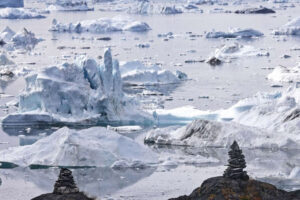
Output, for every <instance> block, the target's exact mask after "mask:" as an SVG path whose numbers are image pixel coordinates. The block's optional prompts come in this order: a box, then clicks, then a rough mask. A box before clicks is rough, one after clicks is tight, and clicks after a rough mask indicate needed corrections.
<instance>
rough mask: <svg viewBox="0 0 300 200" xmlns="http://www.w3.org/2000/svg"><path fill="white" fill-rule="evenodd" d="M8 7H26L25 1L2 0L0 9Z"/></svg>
mask: <svg viewBox="0 0 300 200" xmlns="http://www.w3.org/2000/svg"><path fill="white" fill-rule="evenodd" d="M6 7H14V8H20V7H24V1H23V0H1V1H0V8H6Z"/></svg>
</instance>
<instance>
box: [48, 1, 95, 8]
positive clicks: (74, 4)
mask: <svg viewBox="0 0 300 200" xmlns="http://www.w3.org/2000/svg"><path fill="white" fill-rule="evenodd" d="M48 10H50V11H52V10H55V11H92V10H94V8H92V7H89V6H88V3H87V1H83V0H56V2H55V3H54V4H53V5H50V6H49V7H48Z"/></svg>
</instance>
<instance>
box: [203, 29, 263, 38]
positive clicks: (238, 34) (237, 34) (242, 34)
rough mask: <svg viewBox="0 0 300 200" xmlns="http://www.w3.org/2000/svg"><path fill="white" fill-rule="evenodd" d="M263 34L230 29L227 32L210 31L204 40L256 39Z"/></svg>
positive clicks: (249, 30) (255, 31)
mask: <svg viewBox="0 0 300 200" xmlns="http://www.w3.org/2000/svg"><path fill="white" fill-rule="evenodd" d="M263 35H264V34H263V33H262V32H260V31H257V30H254V29H251V28H247V29H231V30H229V31H228V32H222V31H212V32H208V33H207V34H206V38H257V37H261V36H263Z"/></svg>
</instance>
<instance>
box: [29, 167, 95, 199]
mask: <svg viewBox="0 0 300 200" xmlns="http://www.w3.org/2000/svg"><path fill="white" fill-rule="evenodd" d="M32 200H93V199H91V198H89V197H87V196H86V195H85V194H84V193H82V192H79V189H78V188H77V186H76V184H75V182H74V179H73V176H72V171H70V170H69V169H66V168H62V169H61V170H60V173H59V177H58V180H57V181H56V183H55V185H54V191H53V193H49V194H43V195H41V196H38V197H35V198H33V199H32Z"/></svg>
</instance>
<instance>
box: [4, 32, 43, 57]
mask: <svg viewBox="0 0 300 200" xmlns="http://www.w3.org/2000/svg"><path fill="white" fill-rule="evenodd" d="M0 40H2V41H4V42H5V45H4V47H5V49H6V50H8V51H13V50H15V49H26V50H32V49H33V48H34V47H35V46H36V45H37V44H38V43H39V42H41V41H42V39H38V38H36V37H35V34H34V33H32V32H30V31H28V30H27V29H26V28H24V29H23V30H22V31H20V32H17V33H15V32H14V31H13V30H11V29H10V28H9V27H6V28H5V29H4V30H3V31H2V32H1V33H0Z"/></svg>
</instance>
